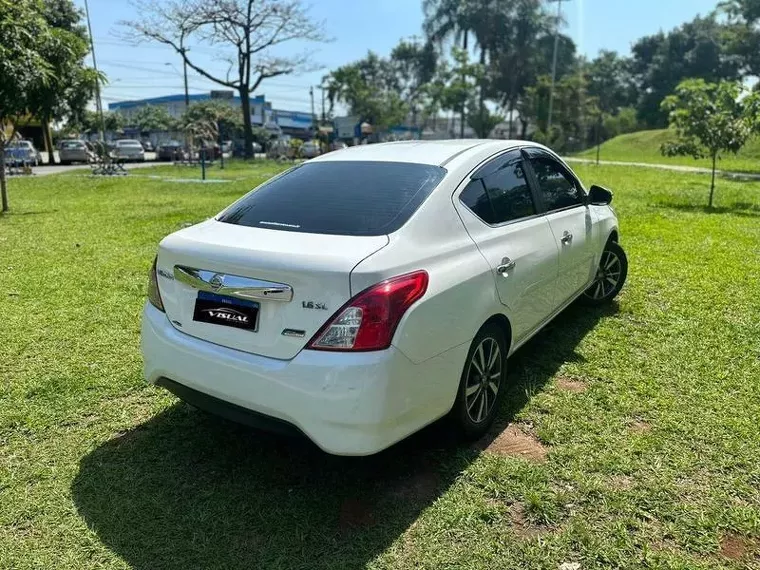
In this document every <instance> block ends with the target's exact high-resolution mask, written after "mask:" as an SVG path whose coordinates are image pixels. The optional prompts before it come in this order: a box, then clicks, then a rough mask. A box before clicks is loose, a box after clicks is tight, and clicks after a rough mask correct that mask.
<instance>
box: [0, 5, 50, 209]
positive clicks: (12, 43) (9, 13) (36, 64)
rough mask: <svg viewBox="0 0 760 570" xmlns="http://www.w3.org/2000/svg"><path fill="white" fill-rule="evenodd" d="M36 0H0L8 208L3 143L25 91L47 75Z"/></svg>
mask: <svg viewBox="0 0 760 570" xmlns="http://www.w3.org/2000/svg"><path fill="white" fill-rule="evenodd" d="M41 13H42V6H41V4H40V2H38V1H37V0H0V201H1V203H2V211H3V212H7V211H8V189H7V186H6V180H5V147H6V145H7V144H8V142H9V141H10V140H12V139H13V137H14V135H15V131H16V125H17V123H18V121H19V120H20V119H21V118H22V117H25V116H26V115H27V113H28V109H29V106H30V105H29V103H30V100H29V95H30V93H32V92H33V91H34V90H36V89H39V88H40V86H41V85H45V84H46V83H47V82H48V81H49V79H50V75H51V72H50V66H49V65H48V63H47V62H46V61H45V59H44V58H43V56H42V54H41V52H40V48H42V47H44V46H45V45H46V44H47V42H49V41H50V39H51V38H50V29H49V28H48V25H47V23H46V22H45V20H44V18H43V17H42V16H41Z"/></svg>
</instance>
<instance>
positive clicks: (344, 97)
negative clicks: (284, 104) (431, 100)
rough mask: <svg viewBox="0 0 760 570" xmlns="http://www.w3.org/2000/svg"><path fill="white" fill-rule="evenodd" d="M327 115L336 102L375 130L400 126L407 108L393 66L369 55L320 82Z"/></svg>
mask: <svg viewBox="0 0 760 570" xmlns="http://www.w3.org/2000/svg"><path fill="white" fill-rule="evenodd" d="M323 83H325V85H326V87H327V97H328V99H329V101H330V111H331V112H332V109H333V107H334V105H335V102H336V101H340V102H343V103H345V104H346V105H348V108H349V112H350V113H351V114H352V115H358V117H359V120H360V121H367V122H368V123H369V124H371V125H372V126H373V127H374V128H375V129H376V130H377V129H382V128H384V127H389V126H392V125H396V124H399V123H402V122H403V121H404V119H405V118H406V116H407V113H408V111H409V107H408V106H407V104H406V103H405V102H404V101H403V100H402V98H401V93H400V90H399V83H398V81H397V78H396V75H395V73H394V69H393V66H392V65H391V63H390V61H388V60H387V59H384V58H381V57H379V56H378V55H377V54H375V53H373V52H369V53H368V54H367V57H365V58H364V59H361V60H359V61H357V62H355V63H351V64H348V65H344V66H342V67H339V68H338V69H336V70H335V71H333V72H331V73H330V74H329V75H327V76H325V78H324V79H323Z"/></svg>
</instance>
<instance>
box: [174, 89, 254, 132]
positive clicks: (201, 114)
mask: <svg viewBox="0 0 760 570" xmlns="http://www.w3.org/2000/svg"><path fill="white" fill-rule="evenodd" d="M181 121H182V123H184V124H188V123H194V122H198V121H206V122H209V123H214V124H215V125H217V132H218V134H221V135H222V136H224V137H228V138H229V137H235V136H238V134H239V133H241V132H242V130H243V118H242V117H241V116H240V112H239V111H238V110H237V109H235V108H234V107H232V106H231V105H228V104H227V103H225V102H224V101H220V100H218V99H217V100H213V99H212V100H209V101H199V102H198V103H193V104H192V105H190V108H189V109H188V110H187V111H185V113H184V114H183V115H182V119H181ZM260 130H261V129H258V128H257V129H255V130H254V139H256V140H257V142H261V141H260V140H258V139H260V138H261V133H260V132H259V131H260Z"/></svg>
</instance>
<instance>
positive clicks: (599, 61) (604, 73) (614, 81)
mask: <svg viewBox="0 0 760 570" xmlns="http://www.w3.org/2000/svg"><path fill="white" fill-rule="evenodd" d="M584 72H585V77H586V81H587V86H588V95H589V97H594V98H595V99H596V101H597V103H598V107H599V108H598V112H597V113H596V114H595V119H596V121H595V126H594V139H595V143H596V147H597V160H598V158H599V150H600V149H599V146H600V145H601V143H602V141H604V140H606V139H607V138H609V137H612V136H616V135H618V134H620V131H619V129H620V128H621V127H622V126H623V125H624V124H625V128H628V125H627V123H626V121H629V119H630V112H628V114H626V115H625V116H624V117H623V118H622V119H621V120H620V121H617V120H616V119H615V118H616V116H617V115H618V114H619V113H620V110H621V109H623V108H628V109H629V110H630V105H632V104H633V103H635V101H636V90H635V85H634V82H633V76H632V75H631V72H630V61H629V60H627V59H625V58H621V57H619V56H618V54H617V53H616V52H614V51H607V50H602V51H600V52H599V55H598V56H597V57H596V58H595V59H594V60H592V61H591V62H590V63H589V64H588V65H586V66H585V68H584ZM634 118H635V117H634Z"/></svg>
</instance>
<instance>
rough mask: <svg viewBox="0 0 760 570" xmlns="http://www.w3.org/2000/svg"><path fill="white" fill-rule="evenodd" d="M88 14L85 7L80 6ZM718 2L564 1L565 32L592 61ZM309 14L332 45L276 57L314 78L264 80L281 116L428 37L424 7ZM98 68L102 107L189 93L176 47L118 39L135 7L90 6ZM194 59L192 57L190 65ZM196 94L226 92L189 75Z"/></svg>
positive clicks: (367, 5) (208, 54) (411, 0)
mask: <svg viewBox="0 0 760 570" xmlns="http://www.w3.org/2000/svg"><path fill="white" fill-rule="evenodd" d="M74 2H75V3H76V4H77V5H79V6H80V7H82V8H83V7H84V0H74ZM717 2H718V0H633V1H632V0H563V2H562V12H563V15H564V17H565V20H566V21H567V24H566V26H565V28H564V30H563V32H564V33H566V34H568V35H570V36H571V37H572V38H573V39H574V40H575V42H576V44H577V46H578V48H579V51H580V52H581V53H584V54H586V55H587V56H588V57H590V58H593V57H594V56H595V55H596V54H597V53H598V52H599V50H600V49H607V50H614V51H617V52H619V53H622V54H627V53H629V52H630V47H631V45H632V44H633V43H634V42H635V41H636V40H637V39H638V38H640V37H641V36H644V35H649V34H653V33H656V32H658V31H660V30H669V29H671V28H674V27H676V26H678V25H679V24H681V23H683V22H686V21H688V20H691V19H692V18H693V17H694V16H696V15H697V14H702V15H704V14H707V13H709V12H710V11H711V10H713V9H714V8H715V6H716V5H717ZM306 3H307V4H308V5H310V14H311V16H312V18H313V19H314V20H316V21H321V22H323V23H324V29H325V31H326V34H327V36H329V37H330V38H331V40H332V41H330V42H329V43H323V44H313V43H307V42H295V41H294V42H291V43H288V44H283V45H282V46H281V49H280V50H279V51H278V52H275V53H276V54H280V55H292V54H295V53H304V52H308V53H309V54H311V59H312V61H313V64H314V66H313V67H314V68H315V70H314V71H310V72H308V73H302V74H300V75H289V76H284V77H277V78H272V79H267V80H265V81H264V82H263V83H262V85H261V87H260V88H259V90H258V91H257V92H256V94H257V95H259V94H263V95H265V96H266V99H267V100H268V101H271V102H272V106H273V107H274V108H275V109H285V110H292V111H306V112H310V110H311V99H310V96H309V88H310V87H311V86H314V102H315V106H316V111H317V112H320V110H321V92H320V91H319V89H317V86H318V85H319V84H320V82H321V79H322V77H323V76H324V75H325V74H326V73H328V72H329V71H330V70H331V69H335V68H336V67H338V66H340V65H344V64H346V63H350V62H352V61H355V60H357V59H360V58H362V57H364V56H365V55H366V53H367V51H368V50H372V51H374V52H376V53H378V54H380V55H388V54H389V53H390V51H391V49H393V47H394V46H395V45H396V44H397V43H398V41H399V40H400V39H409V38H413V37H414V36H417V37H421V36H422V21H423V14H422V7H421V4H422V2H421V0H311V1H310V2H309V0H306ZM89 5H90V18H91V21H92V30H93V37H94V40H95V54H96V57H97V62H98V67H99V68H100V70H101V71H103V72H105V74H106V75H107V77H108V85H107V86H106V87H105V89H104V91H103V103H104V107H105V108H107V105H108V103H112V102H115V101H123V100H133V99H143V98H148V97H158V96H162V95H169V94H178V93H182V92H183V81H182V74H181V67H182V62H181V58H180V57H179V56H178V55H176V54H174V53H173V52H172V50H171V49H170V48H166V47H162V46H158V45H156V44H144V45H140V46H133V45H131V44H130V43H128V42H126V41H125V40H124V39H123V38H122V37H120V33H122V32H123V30H124V28H123V27H122V26H121V25H120V22H121V21H123V20H130V19H135V18H138V17H139V14H137V13H135V10H134V8H133V6H132V5H131V4H130V2H129V0H89ZM190 51H191V52H192V57H193V58H197V59H198V62H199V63H200V64H202V65H201V67H203V66H208V67H209V68H210V69H213V71H214V72H215V73H218V74H219V75H224V74H225V73H226V68H227V65H226V64H225V63H223V61H221V60H220V57H219V53H218V51H217V50H214V49H212V48H210V47H209V46H207V45H203V44H198V45H192V47H191V48H190ZM191 59H192V58H191ZM189 85H190V93H203V92H208V91H210V90H211V89H226V88H225V87H221V86H218V85H214V84H213V83H211V82H209V80H207V79H205V78H202V77H200V76H197V75H195V74H194V73H191V75H190V78H189Z"/></svg>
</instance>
